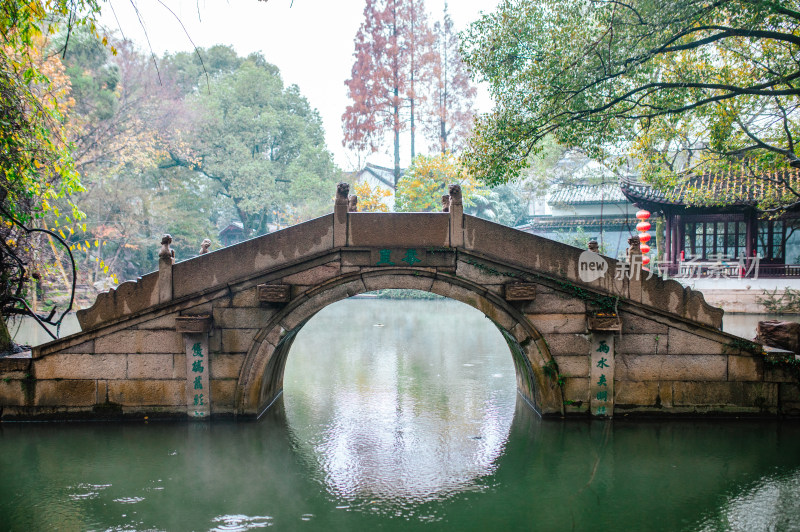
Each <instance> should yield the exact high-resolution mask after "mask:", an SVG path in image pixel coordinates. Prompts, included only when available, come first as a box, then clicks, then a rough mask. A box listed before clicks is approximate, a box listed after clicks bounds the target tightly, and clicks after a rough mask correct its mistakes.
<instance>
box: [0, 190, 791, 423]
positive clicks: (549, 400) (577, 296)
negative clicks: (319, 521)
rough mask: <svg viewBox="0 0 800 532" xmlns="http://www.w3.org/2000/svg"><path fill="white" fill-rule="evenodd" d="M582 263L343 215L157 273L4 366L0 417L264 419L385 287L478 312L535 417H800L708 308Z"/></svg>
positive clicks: (407, 220) (484, 233)
mask: <svg viewBox="0 0 800 532" xmlns="http://www.w3.org/2000/svg"><path fill="white" fill-rule="evenodd" d="M582 252H583V250H580V249H576V248H573V247H570V246H567V245H564V244H560V243H557V242H553V241H550V240H547V239H543V238H540V237H537V236H535V235H531V234H527V233H524V232H521V231H517V230H514V229H510V228H508V227H504V226H500V225H497V224H493V223H491V222H487V221H485V220H481V219H478V218H474V217H471V216H466V215H464V214H463V212H462V210H461V208H460V205H459V204H457V203H455V202H454V204H453V205H451V210H450V212H449V213H402V214H400V213H397V214H377V213H356V212H347V208H346V204H345V203H343V202H342V201H341V198H340V199H337V203H336V205H335V209H334V213H333V214H329V215H327V216H323V217H321V218H318V219H315V220H311V221H308V222H305V223H301V224H299V225H296V226H293V227H290V228H287V229H284V230H281V231H278V232H275V233H272V234H268V235H265V236H262V237H258V238H255V239H253V240H249V241H246V242H243V243H240V244H237V245H234V246H231V247H228V248H224V249H221V250H218V251H215V252H212V253H208V254H206V255H201V256H199V257H196V258H193V259H190V260H187V261H184V262H178V263H176V264H172V261H171V260H162V261H161V263H160V266H159V270H158V271H157V272H153V273H150V274H147V275H145V276H143V277H141V278H140V279H138V280H137V281H135V282H126V283H123V284H121V285H120V286H119V287H118V288H117V289H116V290H112V291H110V292H108V293H104V294H101V295H100V296H99V297H98V299H97V302H96V303H95V305H94V306H93V307H92V308H90V309H87V310H83V311H80V312H79V314H78V317H79V321H80V323H81V327H82V329H83V331H82V332H80V333H78V334H75V335H72V336H69V337H66V338H63V339H60V340H57V341H53V342H50V343H48V344H44V345H41V346H39V347H36V348H34V350H33V353H32V357H31V358H28V359H19V358H16V359H0V417H1V418H2V419H51V418H55V419H67V418H106V417H111V418H119V417H142V416H145V415H147V416H150V417H159V416H162V417H183V418H186V417H190V418H210V417H212V416H236V417H241V418H255V417H258V416H259V415H260V414H261V413H263V412H264V410H265V409H266V408H268V407H269V405H270V404H271V403H272V402H273V401H274V400H275V398H276V397H277V396H278V395H279V394H280V392H281V390H282V383H283V369H284V366H285V362H286V359H287V357H288V356H289V354H290V350H291V344H292V341H293V340H294V338H295V336H296V334H297V332H298V331H299V330H300V329H301V328H302V327H303V325H304V324H305V323H306V322H307V321H308V320H309V319H311V318H312V317H313V316H314V314H315V313H316V312H318V311H319V310H320V309H322V308H324V307H325V306H326V305H328V304H330V303H332V302H334V301H337V300H340V299H344V298H346V297H350V296H352V295H355V294H359V293H363V292H368V291H372V290H378V289H383V288H414V289H419V290H425V291H429V292H433V293H437V294H441V295H443V296H446V297H450V298H453V299H456V300H459V301H462V302H464V303H466V304H469V305H471V306H473V307H475V308H478V309H479V310H481V311H482V312H484V314H486V316H487V317H489V318H490V319H491V320H492V321H493V322H494V323H495V325H496V326H497V327H498V329H499V330H500V332H501V333H502V334H503V335H504V337H505V338H506V340H507V342H508V345H509V353H510V355H511V356H512V358H513V360H514V364H515V368H516V372H517V385H518V389H519V392H520V393H521V394H522V395H523V396H524V397H525V398H526V399H527V400H528V401H529V403H530V404H531V405H532V406H533V407H534V408H535V409H536V410H537V411H538V412H539V413H540V414H542V415H544V416H589V415H592V416H598V417H611V416H620V415H658V416H670V415H730V416H742V415H751V416H778V415H797V414H799V413H800V390H799V389H798V384H797V382H796V381H794V380H793V379H792V378H791V376H790V375H788V374H786V373H784V372H783V371H781V370H778V369H772V366H770V365H768V364H765V359H764V357H763V356H762V355H761V351H760V346H757V345H755V344H751V343H749V342H747V341H744V340H743V339H741V338H737V337H735V336H732V335H729V334H726V333H723V332H721V330H720V328H721V324H722V311H721V310H720V309H716V308H713V307H710V306H709V305H707V304H706V303H705V301H704V300H703V296H702V294H700V293H698V292H693V291H691V290H689V289H685V288H683V287H682V286H681V285H680V284H678V283H677V282H674V281H664V280H661V279H659V278H655V277H654V278H651V279H646V278H640V279H636V278H633V279H629V278H623V279H617V278H616V276H615V275H614V272H615V271H616V270H617V268H618V265H617V263H616V261H614V260H613V259H610V258H602V261H604V262H605V263H606V264H607V271H606V274H605V275H602V276H600V277H599V278H597V279H595V280H593V281H590V282H584V281H582V280H581V278H582V275H581V270H580V267H581V264H582ZM583 258H585V255H584V256H583ZM583 263H584V264H585V261H583ZM584 273H585V272H584ZM645 273H646V272H645ZM643 277H644V276H643ZM583 278H586V277H585V275H584V276H583ZM331 334H335V331H331ZM322 368H324V360H323V361H322V362H321V369H322Z"/></svg>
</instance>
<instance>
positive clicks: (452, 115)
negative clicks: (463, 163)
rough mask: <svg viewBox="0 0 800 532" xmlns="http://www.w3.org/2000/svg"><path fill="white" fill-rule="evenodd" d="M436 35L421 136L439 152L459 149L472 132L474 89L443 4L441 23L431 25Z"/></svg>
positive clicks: (450, 20)
mask: <svg viewBox="0 0 800 532" xmlns="http://www.w3.org/2000/svg"><path fill="white" fill-rule="evenodd" d="M433 31H434V34H435V36H436V42H435V54H434V55H433V57H434V60H433V62H432V65H431V67H432V72H431V74H430V76H429V78H428V79H429V88H428V93H429V94H430V97H429V99H428V102H427V103H428V105H427V106H426V107H427V109H426V111H427V112H426V113H425V114H426V116H427V118H426V120H425V121H424V124H425V133H426V135H427V136H428V138H430V139H431V140H433V141H434V142H436V144H437V149H439V150H441V152H442V153H446V152H448V151H451V152H452V151H458V150H460V149H461V148H462V147H463V145H464V143H465V141H466V138H467V137H468V136H469V134H470V132H471V130H472V118H473V111H472V100H473V98H475V95H476V94H477V89H476V88H475V87H474V86H473V85H472V84H471V83H470V77H469V72H468V70H467V66H466V65H465V64H464V62H463V61H462V60H461V53H460V52H459V42H458V34H457V33H455V32H454V31H453V20H452V19H451V18H450V14H449V13H448V12H447V3H446V2H445V4H444V18H443V21H442V22H441V23H440V22H437V23H436V24H434V30H433Z"/></svg>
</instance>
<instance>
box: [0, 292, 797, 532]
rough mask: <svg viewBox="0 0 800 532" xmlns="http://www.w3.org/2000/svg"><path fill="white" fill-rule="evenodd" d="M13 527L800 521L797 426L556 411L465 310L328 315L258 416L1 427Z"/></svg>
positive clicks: (509, 526)
mask: <svg viewBox="0 0 800 532" xmlns="http://www.w3.org/2000/svg"><path fill="white" fill-rule="evenodd" d="M0 474H2V481H0V530H20V531H23V530H249V529H255V528H262V527H273V528H274V529H276V530H348V531H349V530H372V529H379V530H409V529H426V530H459V531H461V530H591V531H595V530H600V531H603V530H690V531H695V530H697V531H706V530H708V531H711V530H742V531H751V530H778V531H782V530H800V423H789V422H783V423H778V422H756V421H708V420H705V421H697V420H695V421H688V420H687V421H638V422H632V421H624V420H615V421H613V422H600V421H588V420H586V421H579V420H570V421H551V420H547V421H543V420H540V419H539V418H538V417H537V415H536V414H535V413H534V412H533V411H532V410H531V409H530V408H529V407H528V406H527V405H526V404H525V403H524V402H523V401H522V400H521V399H520V398H519V396H518V394H517V393H516V384H515V377H514V368H513V364H512V360H511V355H510V353H509V351H508V347H507V346H506V344H505V342H504V340H503V338H502V336H501V335H500V333H499V331H498V330H497V329H496V328H495V327H494V326H493V325H492V323H491V322H490V321H489V320H487V319H486V318H485V317H484V316H483V315H482V314H481V313H479V312H477V311H475V310H473V309H471V308H469V307H467V306H465V305H462V304H460V303H457V302H453V301H447V300H440V301H387V300H375V299H351V300H346V301H342V302H340V303H337V304H334V305H331V306H330V307H328V308H326V309H324V310H323V311H321V312H320V313H319V314H318V315H317V316H315V317H314V318H312V319H311V320H310V321H309V322H308V324H307V325H306V326H305V328H304V329H303V330H302V331H301V332H300V334H299V335H298V338H297V340H296V341H295V343H294V345H293V346H292V350H291V353H290V355H289V359H288V363H287V368H286V376H285V382H284V394H283V395H282V397H281V398H280V400H279V401H278V402H277V403H276V405H275V406H274V407H273V408H272V409H271V410H270V411H269V412H268V413H267V414H266V415H265V416H264V417H263V418H262V419H261V420H260V421H258V422H247V423H244V422H240V423H236V422H217V421H214V422H211V423H208V422H193V423H189V422H186V423H145V422H141V423H123V424H102V423H70V424H50V423H47V424H45V423H0Z"/></svg>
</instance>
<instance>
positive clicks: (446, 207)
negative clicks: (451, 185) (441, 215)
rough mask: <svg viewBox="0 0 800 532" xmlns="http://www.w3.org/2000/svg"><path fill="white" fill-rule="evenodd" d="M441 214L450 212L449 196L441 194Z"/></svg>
mask: <svg viewBox="0 0 800 532" xmlns="http://www.w3.org/2000/svg"><path fill="white" fill-rule="evenodd" d="M442 212H450V195H449V194H442Z"/></svg>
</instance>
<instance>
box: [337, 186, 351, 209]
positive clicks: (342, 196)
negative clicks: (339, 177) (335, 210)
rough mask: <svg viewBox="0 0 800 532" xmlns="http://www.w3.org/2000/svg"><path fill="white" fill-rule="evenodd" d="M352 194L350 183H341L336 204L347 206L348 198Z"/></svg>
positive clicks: (338, 187)
mask: <svg viewBox="0 0 800 532" xmlns="http://www.w3.org/2000/svg"><path fill="white" fill-rule="evenodd" d="M348 194H350V183H344V182H343V183H339V184H338V185H336V203H344V204H345V205H346V204H347V196H348Z"/></svg>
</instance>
